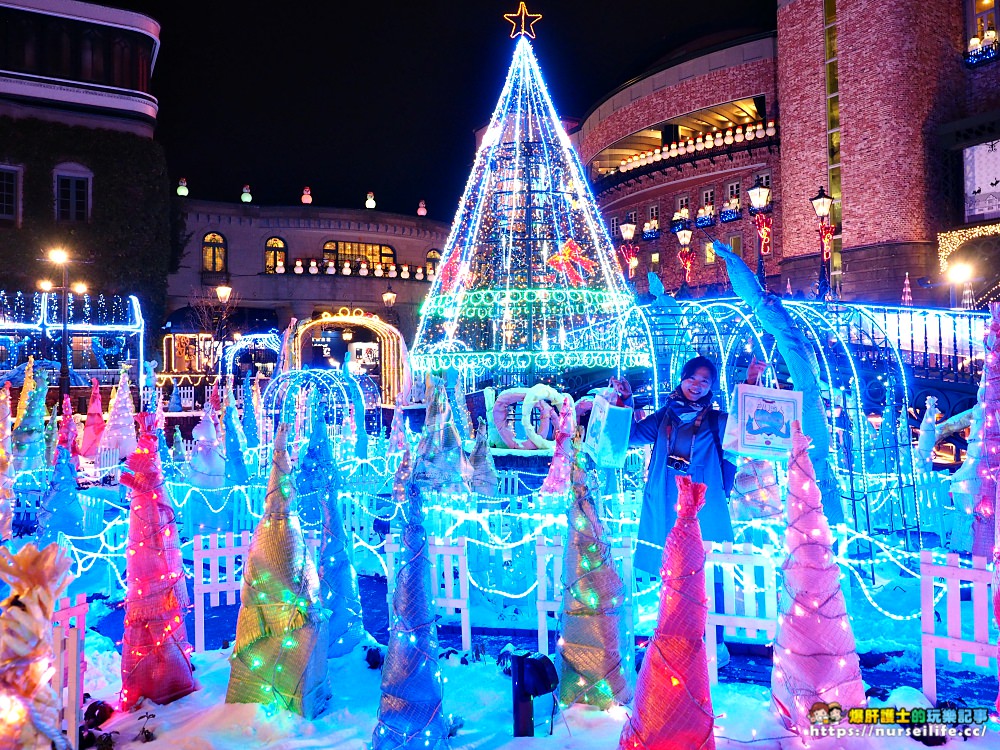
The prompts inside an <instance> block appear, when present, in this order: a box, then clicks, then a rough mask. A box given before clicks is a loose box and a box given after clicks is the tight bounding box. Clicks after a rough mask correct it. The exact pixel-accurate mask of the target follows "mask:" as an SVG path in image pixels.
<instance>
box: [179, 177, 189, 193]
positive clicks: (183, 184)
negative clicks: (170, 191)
mask: <svg viewBox="0 0 1000 750" xmlns="http://www.w3.org/2000/svg"><path fill="white" fill-rule="evenodd" d="M177 195H179V196H180V197H181V198H187V196H188V181H187V180H186V179H184V178H183V177H181V178H180V179H179V180H178V181H177Z"/></svg>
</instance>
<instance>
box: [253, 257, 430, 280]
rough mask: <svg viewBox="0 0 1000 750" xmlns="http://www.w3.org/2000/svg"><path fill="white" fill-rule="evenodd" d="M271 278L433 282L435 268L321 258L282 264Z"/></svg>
mask: <svg viewBox="0 0 1000 750" xmlns="http://www.w3.org/2000/svg"><path fill="white" fill-rule="evenodd" d="M266 275H268V276H294V277H304V278H315V277H317V276H360V277H362V278H375V279H404V280H412V281H433V280H434V275H435V270H434V267H433V266H423V265H413V264H409V263H398V264H397V263H375V264H369V263H367V262H365V261H361V262H358V261H343V262H342V263H340V264H338V263H335V262H334V261H329V260H328V261H324V260H322V259H321V258H296V259H295V261H294V263H293V265H292V266H291V267H286V266H285V265H284V264H283V263H279V264H278V265H277V266H276V267H275V269H274V270H273V271H268V272H267V274H266Z"/></svg>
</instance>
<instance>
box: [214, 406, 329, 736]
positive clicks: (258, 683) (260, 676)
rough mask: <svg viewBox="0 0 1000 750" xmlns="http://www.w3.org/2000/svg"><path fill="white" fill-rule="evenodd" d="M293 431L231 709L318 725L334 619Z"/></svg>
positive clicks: (254, 573)
mask: <svg viewBox="0 0 1000 750" xmlns="http://www.w3.org/2000/svg"><path fill="white" fill-rule="evenodd" d="M288 431H289V426H288V424H287V423H281V424H280V425H279V426H278V429H277V432H276V434H275V438H274V451H273V457H272V463H271V475H270V477H269V479H268V483H267V495H266V497H265V500H264V515H263V517H262V518H261V520H260V523H259V524H258V525H257V528H256V530H255V531H254V534H253V538H252V540H251V542H250V549H249V551H248V552H247V556H246V561H245V563H244V573H243V588H242V591H241V595H240V613H239V615H238V617H237V621H236V642H235V645H234V646H233V654H232V657H230V664H231V671H230V676H229V686H228V689H227V691H226V702H227V703H259V704H262V705H264V706H270V707H272V708H278V709H286V710H289V711H294V712H296V713H298V714H301V715H302V716H303V717H305V718H307V719H313V718H315V717H317V716H319V715H320V714H322V713H323V711H324V710H325V709H326V707H327V704H328V703H329V701H330V697H331V693H330V685H329V682H328V681H327V674H326V658H327V642H328V641H327V639H328V638H329V629H328V627H329V622H328V616H329V614H328V612H327V611H326V610H325V609H323V606H322V604H321V602H320V590H319V576H318V575H317V572H316V564H315V563H314V562H313V558H312V554H311V553H310V552H309V550H308V549H307V548H306V544H305V537H304V536H303V533H302V526H301V522H300V520H299V516H298V514H297V513H296V512H295V511H294V510H293V508H294V507H295V506H296V502H295V501H296V488H295V482H294V479H293V476H292V466H291V460H290V457H289V455H288V443H287V438H288Z"/></svg>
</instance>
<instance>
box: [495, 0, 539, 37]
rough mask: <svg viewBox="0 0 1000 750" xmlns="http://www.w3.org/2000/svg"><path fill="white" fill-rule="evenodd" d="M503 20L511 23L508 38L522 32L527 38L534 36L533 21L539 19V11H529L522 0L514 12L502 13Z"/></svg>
mask: <svg viewBox="0 0 1000 750" xmlns="http://www.w3.org/2000/svg"><path fill="white" fill-rule="evenodd" d="M503 17H504V20H506V21H509V22H510V25H511V27H512V28H511V30H510V38H511V39H516V38H517V37H519V36H521V35H522V34H523V35H524V36H526V37H528V38H529V39H534V38H535V23H536V22H537V21H538V20H539V19H541V17H542V14H541V13H529V12H528V8H527V6H525V4H524V3H523V2H522V3H521V4H520V5H519V6H518V8H517V12H516V13H504V14H503Z"/></svg>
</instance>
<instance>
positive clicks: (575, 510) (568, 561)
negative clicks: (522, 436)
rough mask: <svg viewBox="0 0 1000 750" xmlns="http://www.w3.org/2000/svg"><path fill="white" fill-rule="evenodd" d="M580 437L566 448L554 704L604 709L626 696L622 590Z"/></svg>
mask: <svg viewBox="0 0 1000 750" xmlns="http://www.w3.org/2000/svg"><path fill="white" fill-rule="evenodd" d="M579 443H580V438H579V437H576V438H575V439H574V440H573V442H572V443H571V444H570V451H571V454H570V461H571V467H572V470H571V477H572V482H573V495H574V497H573V501H572V503H571V504H570V506H569V512H568V515H567V522H568V525H569V532H568V536H567V540H566V552H565V557H564V560H563V580H562V584H563V600H562V612H561V613H560V616H559V623H560V633H561V637H560V639H559V642H558V644H557V659H556V666H557V667H558V669H559V702H560V704H562V705H563V706H568V705H570V704H572V703H587V704H590V705H592V706H598V707H599V708H608V707H609V706H612V705H615V704H616V703H627V702H628V701H629V699H630V698H631V697H632V690H631V687H630V686H629V677H630V675H628V674H626V672H625V664H624V662H623V661H622V651H623V648H622V646H623V644H622V623H621V616H622V607H623V605H624V603H625V586H624V584H623V583H622V579H621V576H619V575H618V571H617V570H615V565H614V563H613V562H612V560H611V546H610V545H609V544H608V541H607V539H606V538H605V534H604V527H603V525H602V524H601V520H600V518H598V515H597V509H596V508H595V507H594V500H593V496H592V494H591V490H590V486H589V484H588V480H589V479H590V477H588V473H587V471H586V470H585V469H584V468H583V466H582V465H581V464H582V463H583V462H584V461H586V456H585V455H584V454H583V453H582V451H581V450H580V445H579Z"/></svg>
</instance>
